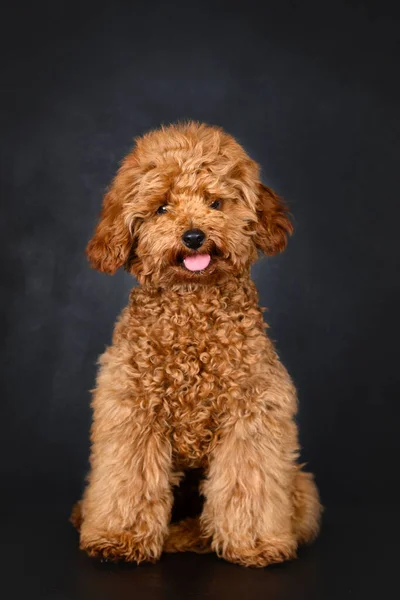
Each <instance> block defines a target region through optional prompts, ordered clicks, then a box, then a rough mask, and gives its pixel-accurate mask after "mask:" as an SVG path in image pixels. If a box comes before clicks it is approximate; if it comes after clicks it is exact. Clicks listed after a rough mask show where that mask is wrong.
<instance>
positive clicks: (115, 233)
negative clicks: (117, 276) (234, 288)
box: [87, 123, 292, 286]
mask: <svg viewBox="0 0 400 600" xmlns="http://www.w3.org/2000/svg"><path fill="white" fill-rule="evenodd" d="M291 232H292V225H291V222H290V220H289V219H288V216H287V211H286V209H285V207H284V205H283V204H282V202H281V201H280V199H279V198H277V196H275V194H274V193H273V192H272V190H270V189H269V188H267V187H266V186H264V185H263V184H262V183H261V182H260V180H259V168H258V165H257V164H256V163H255V162H254V161H253V160H251V159H250V158H249V157H248V156H247V154H246V153H245V151H244V150H243V148H242V147H241V146H240V145H239V144H238V143H237V142H236V141H235V140H234V139H233V138H232V137H231V136H229V135H227V134H226V133H224V132H223V131H222V130H221V129H218V128H216V127H209V126H206V125H199V124H197V123H188V124H182V125H176V126H170V127H168V128H163V129H161V130H157V131H154V132H150V133H149V134H147V135H145V136H144V137H142V138H140V139H138V140H137V141H136V146H135V147H134V149H133V151H132V152H131V154H129V155H128V156H127V157H126V158H125V160H124V162H123V163H122V166H121V168H120V170H119V171H118V173H117V176H116V178H115V179H114V182H113V184H112V186H111V188H110V190H109V192H108V193H107V194H106V196H105V198H104V203H103V209H102V213H101V216H100V221H99V224H98V226H97V229H96V232H95V235H94V237H93V238H92V240H91V241H90V242H89V244H88V247H87V254H88V256H89V259H90V261H91V263H92V265H93V266H94V267H95V268H97V269H99V270H100V271H104V272H107V273H114V272H115V271H116V270H117V269H118V268H119V267H122V266H124V267H125V268H126V269H127V270H128V271H130V272H131V273H133V274H134V275H135V276H136V277H137V279H138V280H139V282H140V283H142V284H144V283H150V284H153V285H157V286H166V285H168V284H176V283H180V282H182V283H183V282H193V283H199V282H202V283H215V282H218V281H221V280H222V279H224V278H226V277H227V276H229V275H239V274H240V273H241V272H242V271H244V270H245V269H248V267H249V265H250V263H251V262H252V261H253V260H255V259H256V257H257V251H258V250H260V251H262V252H264V253H266V254H275V253H277V252H280V251H282V250H283V249H284V248H285V246H286V242H287V235H288V234H290V233H291Z"/></svg>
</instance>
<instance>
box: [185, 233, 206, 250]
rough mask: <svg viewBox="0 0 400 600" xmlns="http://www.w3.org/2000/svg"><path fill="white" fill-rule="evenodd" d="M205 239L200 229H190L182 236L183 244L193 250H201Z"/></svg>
mask: <svg viewBox="0 0 400 600" xmlns="http://www.w3.org/2000/svg"><path fill="white" fill-rule="evenodd" d="M205 239H206V236H205V234H204V233H203V232H202V231H201V230H200V229H188V231H185V233H184V234H183V236H182V241H183V243H184V244H185V246H187V247H188V248H190V249H191V250H197V248H200V246H201V245H202V243H203V242H204V240H205Z"/></svg>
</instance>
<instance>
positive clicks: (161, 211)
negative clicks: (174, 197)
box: [157, 204, 168, 215]
mask: <svg viewBox="0 0 400 600" xmlns="http://www.w3.org/2000/svg"><path fill="white" fill-rule="evenodd" d="M167 211H168V207H167V205H166V204H163V205H162V206H159V207H158V208H157V214H158V215H165V213H166V212H167Z"/></svg>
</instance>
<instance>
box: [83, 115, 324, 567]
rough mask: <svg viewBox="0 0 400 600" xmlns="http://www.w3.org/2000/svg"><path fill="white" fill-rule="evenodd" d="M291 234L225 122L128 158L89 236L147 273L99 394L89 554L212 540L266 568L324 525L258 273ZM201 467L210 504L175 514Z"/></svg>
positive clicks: (126, 556) (88, 507)
mask: <svg viewBox="0 0 400 600" xmlns="http://www.w3.org/2000/svg"><path fill="white" fill-rule="evenodd" d="M291 232H292V225H291V222H290V220H289V217H288V213H287V210H286V208H285V206H284V204H283V203H282V201H281V200H280V199H279V198H278V197H277V196H276V195H275V194H274V192H273V191H272V190H271V189H269V188H268V187H266V186H265V185H263V184H262V183H261V181H260V175H259V167H258V165H257V164H256V163H255V162H254V161H253V160H252V159H251V158H249V156H248V155H247V154H246V152H245V151H244V150H243V148H242V147H241V146H240V145H239V144H238V143H237V142H236V140H235V139H234V138H233V137H231V136H230V135H228V134H226V133H225V132H224V131H223V130H222V129H220V128H217V127H210V126H207V125H204V124H198V123H194V122H188V123H180V124H177V125H171V126H169V127H163V128H161V129H160V130H157V131H152V132H150V133H148V134H147V135H145V136H144V137H142V138H140V139H137V140H136V144H135V147H134V148H133V150H132V152H131V153H130V154H129V155H128V156H127V157H126V158H125V160H124V161H123V162H122V165H121V167H120V169H119V171H118V173H117V175H116V177H115V179H114V181H113V183H112V185H111V187H110V189H109V191H108V193H107V194H106V196H105V198H104V202H103V208H102V212H101V216H100V220H99V223H98V225H97V229H96V231H95V234H94V237H93V239H92V240H91V241H90V242H89V244H88V247H87V255H88V257H89V260H90V262H91V264H92V266H93V267H94V268H96V269H98V270H100V271H102V272H105V273H110V274H113V273H115V271H116V270H117V269H118V268H119V267H124V268H125V269H126V270H127V271H129V272H130V273H132V274H133V275H134V276H135V277H136V279H137V280H138V282H139V286H138V287H135V288H134V289H133V290H132V292H131V294H130V300H129V305H128V306H127V308H125V309H124V310H123V311H122V314H121V316H120V318H119V320H118V321H117V324H116V327H115V330H114V335H113V340H112V345H111V346H110V347H108V348H107V349H106V351H105V353H104V354H103V355H102V356H101V357H100V368H99V372H98V377H97V385H96V389H95V390H94V395H93V402H92V407H93V425H92V430H91V442H92V447H91V460H90V462H91V470H90V473H89V476H88V483H87V487H86V490H85V492H84V496H83V500H82V501H81V502H80V503H78V505H76V507H75V508H74V511H73V515H72V521H73V523H74V524H75V525H76V526H77V527H78V528H79V529H80V547H81V548H82V549H84V550H85V551H86V552H87V553H88V554H89V555H90V556H98V557H101V558H103V559H108V560H125V561H133V562H136V563H140V562H141V561H155V560H157V559H158V558H159V557H160V555H161V553H162V552H163V551H167V552H168V551H169V552H177V551H184V550H191V551H195V552H208V551H214V552H216V553H217V554H218V556H220V557H222V558H224V559H226V560H228V561H231V562H234V563H239V564H241V565H246V566H257V567H263V566H266V565H269V564H271V563H277V562H281V561H283V560H286V559H291V558H293V557H295V555H296V549H297V547H298V545H299V544H300V543H304V542H309V541H311V540H312V539H313V538H314V537H315V536H316V535H317V532H318V529H319V521H320V513H321V506H320V502H319V497H318V491H317V488H316V486H315V484H314V481H313V477H312V475H311V474H309V473H306V472H304V471H302V468H301V465H299V464H297V458H298V452H299V445H298V439H297V427H296V424H295V421H294V417H295V413H296V404H297V401H296V391H295V388H294V386H293V383H292V381H291V379H290V377H289V375H288V373H287V371H286V369H285V368H284V366H283V365H282V364H281V363H280V361H279V358H278V356H277V354H276V351H275V349H274V347H273V344H272V342H271V340H270V339H269V338H268V337H267V335H266V332H265V328H266V326H265V324H264V321H263V317H262V310H261V309H260V308H259V306H258V297H257V291H256V289H255V286H254V284H253V283H252V281H251V279H250V265H251V263H252V262H253V261H255V260H256V258H257V255H258V252H262V253H264V254H268V255H273V254H275V253H277V252H281V251H282V250H283V249H284V248H285V246H286V243H287V236H288V235H289V234H291ZM199 468H201V469H202V472H203V473H204V478H203V480H202V483H201V488H200V489H201V494H202V496H203V497H204V505H203V510H202V513H201V514H200V515H198V517H194V518H188V519H186V520H184V521H181V522H177V523H172V524H171V523H170V520H171V510H172V504H173V487H174V486H178V485H179V483H180V480H181V478H182V476H183V474H184V472H185V470H189V469H199Z"/></svg>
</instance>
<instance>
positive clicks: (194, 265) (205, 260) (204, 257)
mask: <svg viewBox="0 0 400 600" xmlns="http://www.w3.org/2000/svg"><path fill="white" fill-rule="evenodd" d="M210 260H211V257H210V255H209V254H194V255H193V256H187V257H186V258H184V259H183V263H184V265H185V267H186V268H187V269H189V271H202V270H203V269H205V268H206V267H208V265H209V264H210Z"/></svg>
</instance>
